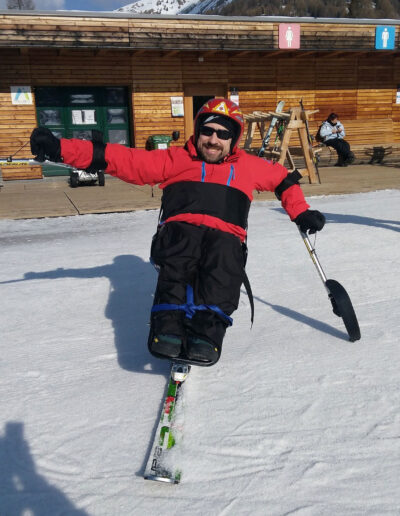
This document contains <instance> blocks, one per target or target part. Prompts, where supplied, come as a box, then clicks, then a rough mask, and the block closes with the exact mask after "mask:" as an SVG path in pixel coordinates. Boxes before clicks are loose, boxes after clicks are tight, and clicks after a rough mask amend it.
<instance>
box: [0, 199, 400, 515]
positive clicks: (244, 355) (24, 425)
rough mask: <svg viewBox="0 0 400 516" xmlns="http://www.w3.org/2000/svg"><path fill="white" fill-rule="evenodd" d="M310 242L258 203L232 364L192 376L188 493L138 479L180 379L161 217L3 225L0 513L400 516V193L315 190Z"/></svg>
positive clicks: (228, 349)
mask: <svg viewBox="0 0 400 516" xmlns="http://www.w3.org/2000/svg"><path fill="white" fill-rule="evenodd" d="M310 202H311V204H312V207H313V208H315V209H319V210H321V211H323V212H324V213H325V214H326V216H327V221H328V222H327V225H326V226H325V228H324V230H323V231H322V232H321V233H320V234H318V236H317V239H316V248H317V252H318V256H319V258H320V261H321V263H322V265H323V267H324V269H325V272H326V274H327V276H328V277H331V278H333V279H336V280H337V281H339V282H340V283H342V284H343V285H344V286H345V288H346V290H347V291H348V293H349V294H350V297H351V299H352V301H353V304H354V307H355V310H356V313H357V315H358V318H359V322H360V326H361V332H362V338H361V340H360V341H357V342H355V343H351V342H349V341H348V339H347V335H346V332H345V330H344V326H343V323H342V321H341V319H339V318H338V317H336V316H335V315H334V314H333V313H332V311H331V306H330V302H329V300H328V298H327V294H326V291H325V289H324V287H323V285H322V283H321V281H320V279H319V277H318V275H317V272H316V270H315V268H314V266H313V264H312V262H311V260H310V258H309V256H308V253H307V251H306V249H305V247H304V244H303V242H302V240H301V239H300V237H299V234H298V232H297V229H296V227H295V226H294V224H292V223H291V222H290V221H289V219H288V217H287V216H286V214H284V213H283V212H282V210H281V209H280V207H279V204H278V203H277V202H262V203H261V202H260V203H253V206H252V209H251V214H250V231H249V242H248V243H249V250H250V252H249V260H248V275H249V277H250V280H251V283H252V287H253V293H254V297H255V306H256V315H255V322H254V326H253V329H252V330H250V309H249V303H248V299H247V296H246V295H245V294H244V293H243V295H242V297H241V304H240V308H239V310H238V311H237V312H236V314H235V318H234V325H233V327H232V328H231V329H229V330H228V333H227V337H226V339H225V342H224V349H223V354H222V357H221V360H220V361H219V363H218V364H217V365H216V366H214V367H211V368H193V369H192V373H191V376H190V379H189V380H188V382H187V383H186V384H185V386H184V392H183V401H184V415H185V428H184V439H183V441H182V442H181V444H180V446H179V448H177V449H176V456H177V458H178V459H179V460H180V462H181V464H180V465H181V467H182V469H183V478H182V483H181V484H180V485H178V486H174V485H166V484H159V483H156V482H151V481H145V480H143V477H142V475H143V471H144V466H145V463H146V460H147V455H148V452H149V446H150V440H151V438H152V437H153V434H154V431H155V427H156V423H157V416H158V412H159V410H160V404H161V398H162V395H163V391H164V388H165V384H166V379H167V375H168V369H169V366H168V362H166V361H165V362H164V361H161V360H157V359H155V358H153V357H152V356H151V355H150V354H149V353H148V351H147V348H146V339H147V331H148V327H147V321H148V314H149V310H150V307H151V304H152V292H153V289H154V286H155V282H156V273H155V271H154V270H153V268H152V266H151V265H150V264H149V261H148V255H149V247H150V240H151V236H152V233H153V232H154V229H155V226H156V223H157V217H158V213H157V211H142V212H136V213H126V214H110V215H85V216H81V217H78V216H76V217H66V218H56V219H42V220H25V221H10V220H2V221H0V243H1V255H0V281H1V284H0V299H1V310H0V328H1V333H0V341H1V343H0V393H1V396H0V514H1V516H14V515H18V516H31V515H35V516H36V515H40V516H47V515H48V516H56V515H63V516H65V515H90V516H100V515H107V516H109V515H118V516H119V515H143V514H147V515H149V516H153V515H160V516H164V515H172V514H174V515H189V514H190V515H201V516H203V515H220V516H222V515H224V516H225V515H234V516H237V515H248V514H255V515H263V516H264V515H267V516H275V515H279V516H281V515H282V516H283V515H289V514H296V515H298V516H311V515H312V516H325V515H327V516H331V515H335V516H336V515H340V516H344V515H346V516H347V515H357V516H358V515H379V516H382V515H398V514H399V507H400V482H399V478H400V376H399V363H400V345H399V344H400V343H399V340H400V339H399V335H400V331H399V330H400V317H399V315H400V290H399V286H400V274H399V263H400V246H399V236H400V233H399V232H400V191H396V190H393V191H380V192H374V193H364V194H357V195H343V196H328V197H315V198H313V199H310Z"/></svg>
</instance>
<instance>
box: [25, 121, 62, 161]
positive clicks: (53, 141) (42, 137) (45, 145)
mask: <svg viewBox="0 0 400 516" xmlns="http://www.w3.org/2000/svg"><path fill="white" fill-rule="evenodd" d="M31 152H32V154H33V155H34V156H36V157H35V160H36V161H40V162H43V161H44V160H45V159H46V158H47V159H49V160H50V161H54V162H55V163H57V162H60V161H62V159H61V144H60V140H59V139H58V138H56V137H55V136H54V134H53V133H52V132H51V131H50V130H49V129H47V128H46V127H37V128H36V129H34V130H33V131H32V134H31Z"/></svg>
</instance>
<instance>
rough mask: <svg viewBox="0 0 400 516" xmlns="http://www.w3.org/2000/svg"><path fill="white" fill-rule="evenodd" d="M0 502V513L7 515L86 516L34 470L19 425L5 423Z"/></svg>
mask: <svg viewBox="0 0 400 516" xmlns="http://www.w3.org/2000/svg"><path fill="white" fill-rule="evenodd" d="M0 499H1V508H0V513H1V514H7V515H9V516H14V515H15V516H22V515H23V514H34V515H35V516H36V515H37V516H39V515H43V516H44V515H50V514H52V515H56V514H70V515H71V516H72V515H74V516H88V513H87V512H86V511H83V510H80V509H77V508H76V507H75V506H74V505H73V504H72V502H71V501H70V500H68V498H67V497H66V495H65V494H64V493H62V491H60V489H58V488H57V487H55V486H53V485H51V484H49V483H48V482H47V480H46V479H45V478H44V477H43V476H42V475H40V474H39V473H38V472H37V471H36V466H35V463H34V460H33V457H32V454H31V452H30V449H29V445H28V443H27V441H26V440H25V439H24V425H23V424H22V423H20V422H8V423H7V424H6V425H5V430H4V436H3V437H2V436H1V434H0ZM3 511H4V512H3Z"/></svg>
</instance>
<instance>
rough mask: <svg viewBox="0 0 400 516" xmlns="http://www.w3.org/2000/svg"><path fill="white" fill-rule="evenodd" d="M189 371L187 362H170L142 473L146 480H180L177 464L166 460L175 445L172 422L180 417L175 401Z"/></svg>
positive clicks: (173, 482) (171, 481) (173, 481)
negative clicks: (156, 422) (157, 418)
mask: <svg viewBox="0 0 400 516" xmlns="http://www.w3.org/2000/svg"><path fill="white" fill-rule="evenodd" d="M189 371H190V365H188V364H183V363H179V362H173V363H172V366H171V374H170V377H169V381H168V386H167V392H166V395H165V398H164V403H163V407H162V409H161V414H160V419H159V422H158V426H157V431H156V434H155V437H154V441H153V445H152V447H151V452H150V456H149V459H148V461H147V466H146V469H145V473H144V478H145V479H146V480H156V481H158V482H167V483H171V484H179V482H180V479H181V471H180V469H179V467H178V466H175V465H173V464H171V463H170V462H171V461H168V452H169V451H170V450H171V448H173V447H174V445H175V437H176V436H175V433H174V432H175V430H176V428H175V427H174V424H175V422H176V421H177V420H178V419H179V422H181V419H182V418H180V417H179V415H178V414H177V410H178V406H177V402H178V399H179V395H180V392H181V388H182V384H183V382H184V381H185V380H186V378H187V377H188V374H189Z"/></svg>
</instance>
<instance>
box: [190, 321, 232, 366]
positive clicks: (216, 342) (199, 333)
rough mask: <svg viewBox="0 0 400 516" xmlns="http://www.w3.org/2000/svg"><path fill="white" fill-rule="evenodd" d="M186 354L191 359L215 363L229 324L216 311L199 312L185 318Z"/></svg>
mask: <svg viewBox="0 0 400 516" xmlns="http://www.w3.org/2000/svg"><path fill="white" fill-rule="evenodd" d="M184 325H185V328H186V355H187V357H188V358H189V360H196V361H199V362H205V363H209V364H210V365H211V364H215V363H216V362H217V361H218V359H219V357H220V356H221V348H222V341H223V339H224V336H225V332H226V327H227V324H226V323H225V322H224V321H223V320H222V319H221V317H219V316H218V315H217V314H216V313H215V312H212V311H204V312H197V313H196V314H195V316H194V317H193V318H192V319H185V320H184Z"/></svg>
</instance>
